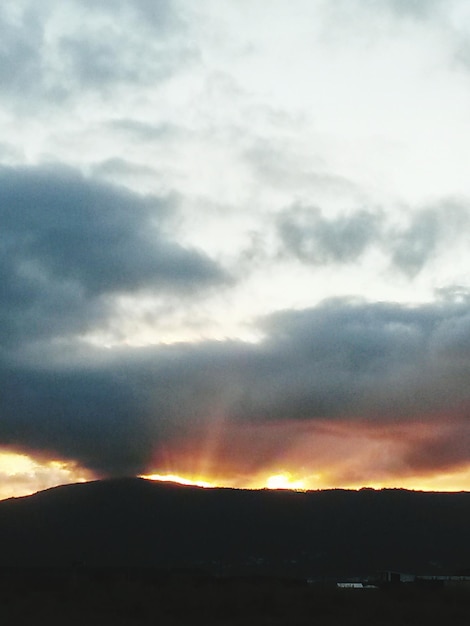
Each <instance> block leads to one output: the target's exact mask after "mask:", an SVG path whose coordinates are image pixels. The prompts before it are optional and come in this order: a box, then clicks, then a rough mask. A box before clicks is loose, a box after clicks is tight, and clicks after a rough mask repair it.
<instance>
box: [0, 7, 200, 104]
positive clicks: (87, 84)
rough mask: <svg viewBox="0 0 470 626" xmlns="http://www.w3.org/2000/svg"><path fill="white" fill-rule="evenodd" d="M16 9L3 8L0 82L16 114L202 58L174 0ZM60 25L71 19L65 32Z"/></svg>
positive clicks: (156, 76) (158, 75)
mask: <svg viewBox="0 0 470 626" xmlns="http://www.w3.org/2000/svg"><path fill="white" fill-rule="evenodd" d="M16 5H17V6H16V7H15V10H11V8H10V7H8V6H7V5H4V6H2V7H1V8H0V37H1V39H2V42H3V43H4V45H2V49H1V51H0V79H1V83H2V100H3V102H4V103H5V102H6V101H7V99H9V101H10V104H12V105H14V107H15V110H16V111H17V112H19V111H20V110H21V111H24V112H27V111H30V109H31V106H32V103H34V108H35V111H38V110H40V108H41V104H42V103H43V104H44V105H45V106H47V107H48V109H49V110H50V108H51V107H52V106H54V104H55V105H62V104H63V103H64V101H69V100H70V98H73V97H75V96H77V97H80V98H83V95H84V92H85V93H86V92H87V91H90V90H91V91H93V92H95V93H99V94H101V95H106V96H109V95H110V93H114V89H115V88H120V87H121V86H122V85H127V87H128V88H129V87H130V86H134V87H135V86H136V85H137V84H147V83H148V81H152V82H153V83H155V82H158V81H160V80H164V79H166V78H168V77H169V76H171V75H173V74H174V73H175V72H178V71H179V70H180V69H182V68H185V67H186V66H187V65H188V64H190V63H192V62H193V61H194V60H195V59H196V60H197V58H198V53H197V51H196V50H195V48H194V46H193V45H192V44H191V43H190V41H189V40H188V38H187V37H186V34H185V26H184V21H183V19H182V18H181V17H180V16H179V14H178V13H177V11H176V9H175V7H174V3H173V2H171V1H170V0H160V1H159V2H149V1H146V0H116V2H110V1H106V0H102V1H97V2H88V1H86V2H70V3H67V4H63V3H57V2H54V1H52V2H51V1H44V2H41V3H37V2H34V1H31V0H22V1H19V2H18V3H16ZM57 20H59V21H60V20H66V22H67V29H66V30H65V31H64V32H63V33H62V34H59V31H58V29H57V28H56V22H57ZM25 96H29V97H25Z"/></svg>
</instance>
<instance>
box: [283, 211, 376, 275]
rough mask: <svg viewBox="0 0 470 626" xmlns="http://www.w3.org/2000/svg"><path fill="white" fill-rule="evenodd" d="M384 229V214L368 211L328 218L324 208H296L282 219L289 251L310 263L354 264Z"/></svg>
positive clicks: (284, 236)
mask: <svg viewBox="0 0 470 626" xmlns="http://www.w3.org/2000/svg"><path fill="white" fill-rule="evenodd" d="M380 231H381V217H380V216H379V215H374V214H373V213H370V212H368V211H365V210H361V211H357V212H356V213H354V214H352V215H347V216H342V217H338V218H330V219H328V218H326V217H324V216H323V214H322V212H321V210H320V209H317V208H306V207H293V208H291V209H289V210H287V211H284V212H283V213H282V214H281V215H280V217H279V220H278V232H279V235H280V238H281V242H282V244H283V246H284V248H285V250H286V251H287V252H288V253H290V254H293V255H294V256H296V257H297V258H299V259H301V260H302V261H306V262H309V263H313V264H315V265H325V264H328V263H350V262H351V261H355V260H357V259H358V258H359V257H360V256H361V254H363V253H364V252H365V251H366V249H367V248H368V247H369V246H370V245H371V244H372V243H376V240H377V238H378V237H379V235H380Z"/></svg>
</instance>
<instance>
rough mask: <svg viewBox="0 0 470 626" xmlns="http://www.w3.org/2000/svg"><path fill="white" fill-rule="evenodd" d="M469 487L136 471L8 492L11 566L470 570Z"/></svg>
mask: <svg viewBox="0 0 470 626" xmlns="http://www.w3.org/2000/svg"><path fill="white" fill-rule="evenodd" d="M469 528H470V493H419V492H410V491H404V490H399V489H391V490H390V489H389V490H382V491H373V490H361V491H359V492H355V491H345V490H330V491H319V492H307V493H296V492H287V491H286V492H282V491H278V492H275V491H243V490H235V489H202V488H195V487H182V486H177V485H169V484H161V483H160V484H158V483H152V482H151V481H145V480H141V479H136V478H133V479H132V478H130V479H115V480H107V481H97V482H93V483H87V484H79V485H68V486H63V487H57V488H54V489H49V490H47V491H43V492H40V493H38V494H35V495H33V496H28V497H25V498H17V499H10V500H6V501H3V502H0V570H1V569H2V568H8V567H22V568H24V567H59V568H60V567H65V568H68V567H73V566H77V565H82V566H86V567H118V568H119V567H127V568H134V569H135V568H147V569H156V568H157V569H158V568H163V569H167V570H168V569H181V568H187V569H191V570H193V571H194V570H198V571H201V572H206V573H207V574H209V575H212V576H219V577H220V576H223V577H230V576H232V577H233V576H258V577H259V576H277V577H278V578H279V577H281V578H282V577H290V578H298V579H304V580H305V579H309V578H310V579H312V578H313V579H321V580H325V579H329V578H331V577H337V578H336V580H338V579H341V578H344V577H351V576H362V577H364V576H369V575H372V574H374V573H375V572H377V571H379V570H393V571H398V572H408V573H414V574H427V573H429V574H431V573H432V574H448V575H451V574H453V575H455V574H461V573H467V572H470V541H469Z"/></svg>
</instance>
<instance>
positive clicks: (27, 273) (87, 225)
mask: <svg viewBox="0 0 470 626" xmlns="http://www.w3.org/2000/svg"><path fill="white" fill-rule="evenodd" d="M172 210H174V202H173V201H172V200H171V199H169V198H166V199H165V198H155V197H145V196H140V195H138V194H135V193H132V192H129V191H126V190H124V189H122V188H117V187H113V186H110V185H105V184H102V183H98V182H95V181H93V180H87V179H85V178H83V177H82V176H81V175H79V174H78V173H77V172H74V171H72V170H67V169H60V168H47V167H45V168H44V167H43V168H41V167H37V168H5V167H4V168H1V169H0V221H1V223H2V232H1V233H0V276H1V279H2V280H1V287H0V289H1V298H0V319H1V329H2V330H1V332H0V337H1V339H2V341H3V342H12V341H15V340H20V339H22V340H23V339H25V338H26V337H28V336H39V335H49V336H60V335H61V333H63V332H65V331H66V330H67V329H69V330H71V329H75V330H80V329H83V328H87V327H88V328H90V327H92V325H93V321H96V319H97V318H99V317H100V316H101V317H103V316H104V315H105V314H106V312H107V307H108V306H109V304H110V303H109V301H108V300H107V297H108V296H112V295H116V294H122V293H135V292H136V291H138V290H144V289H145V290H149V291H152V292H154V293H155V292H156V293H158V292H165V293H176V294H180V295H184V294H194V292H195V291H196V290H197V289H198V288H201V287H204V286H206V287H207V286H211V285H217V284H222V283H223V282H224V281H226V280H227V276H226V275H225V274H224V272H223V271H222V270H221V269H220V268H219V267H218V266H217V265H216V264H215V263H214V262H213V261H211V260H210V259H209V258H208V257H207V256H205V255H204V254H202V253H200V252H197V251H194V250H190V249H186V248H184V247H182V246H180V245H179V244H178V243H176V242H174V241H172V240H171V239H169V238H168V236H167V235H165V234H164V232H163V230H162V225H163V222H164V221H165V220H166V219H167V218H168V216H169V214H170V213H171V211H172Z"/></svg>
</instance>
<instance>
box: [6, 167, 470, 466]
mask: <svg viewBox="0 0 470 626" xmlns="http://www.w3.org/2000/svg"><path fill="white" fill-rule="evenodd" d="M175 210H176V207H175V201H174V199H172V198H158V197H153V196H152V197H149V196H140V195H137V194H135V193H131V192H129V191H127V190H125V189H122V188H118V187H113V186H110V185H105V184H102V183H98V182H96V181H94V180H93V179H87V178H84V177H83V176H81V175H80V174H78V173H77V172H75V171H72V170H68V169H60V168H57V167H54V168H52V167H38V168H6V167H4V168H2V169H0V221H1V224H2V229H1V232H0V276H1V281H0V289H1V292H0V321H1V324H0V329H1V330H0V380H1V394H0V418H1V419H0V446H4V447H7V448H9V449H12V450H18V451H20V450H21V451H28V452H29V453H31V454H35V455H39V456H40V455H43V456H44V457H47V458H50V457H51V456H57V457H60V458H67V459H74V460H76V461H78V462H79V463H80V464H82V465H84V466H86V467H88V468H90V469H92V470H94V471H95V472H97V473H98V474H101V475H113V474H114V475H116V474H129V473H141V472H145V471H146V470H148V469H152V460H153V459H154V455H156V454H157V453H158V450H159V448H160V446H165V444H166V443H171V442H172V441H174V440H175V438H176V439H178V437H182V436H187V437H190V436H191V433H199V434H200V432H201V431H204V429H205V430H210V428H211V424H212V423H213V421H214V419H215V418H216V417H217V419H219V418H221V419H223V421H224V424H226V425H227V426H230V424H235V425H242V426H243V425H247V426H248V425H253V424H255V425H256V424H258V425H259V424H269V423H281V424H289V423H294V422H296V423H299V422H300V423H315V422H316V421H325V420H331V421H332V422H333V423H335V422H338V423H339V422H341V423H345V422H346V423H351V424H355V423H361V424H364V423H366V424H370V425H372V426H373V427H377V428H378V429H380V427H381V426H387V425H388V426H389V425H394V424H398V425H399V424H401V423H403V424H410V423H411V424H413V423H419V424H421V425H422V424H426V423H429V424H430V425H431V424H433V423H436V422H438V423H439V424H445V425H447V426H448V429H447V430H446V435H445V437H440V438H439V439H436V438H435V439H433V438H432V437H431V438H428V439H427V440H426V441H425V442H424V443H422V445H421V448H420V449H419V450H416V451H414V450H413V449H411V450H410V451H409V453H408V455H409V458H408V459H407V462H408V463H409V465H410V466H416V467H424V468H430V467H433V464H434V465H436V464H437V465H439V464H441V466H442V467H449V466H452V465H454V466H458V465H460V464H463V463H465V462H468V461H470V445H469V443H470V442H469V427H468V424H469V421H468V418H469V412H468V411H469V403H470V392H469V389H468V380H469V378H470V295H469V294H468V293H466V292H465V291H464V290H460V291H458V290H454V291H452V290H448V291H445V292H442V294H441V297H440V299H439V300H438V301H436V302H435V303H431V304H427V305H420V306H414V307H409V306H404V305H399V304H387V303H368V302H365V301H361V300H348V299H337V300H330V301H327V302H324V303H323V304H321V305H319V306H317V307H315V308H312V309H307V310H304V311H285V312H283V313H277V314H273V315H270V316H269V317H267V318H266V319H264V320H260V321H259V327H260V329H261V331H262V332H264V339H263V340H261V341H260V342H259V343H257V344H248V343H243V342H241V341H224V342H216V341H201V342H199V343H195V344H184V343H181V344H175V345H171V346H153V347H151V346H150V347H146V348H119V349H118V348H116V349H113V350H106V349H104V348H103V349H99V348H91V347H84V346H83V344H81V343H80V341H79V339H77V338H78V337H79V336H80V334H81V333H83V332H85V331H90V330H93V329H95V328H97V327H99V326H100V324H105V323H106V320H107V319H108V318H109V316H111V315H112V312H113V298H114V297H115V296H116V295H120V294H140V293H153V294H172V295H173V296H174V297H175V298H177V299H178V300H179V302H180V303H181V306H184V303H185V302H187V301H188V298H195V297H198V294H199V292H201V293H202V292H203V290H205V289H208V288H210V289H213V288H220V287H221V286H225V285H227V284H230V283H229V277H228V276H227V275H226V273H225V272H224V271H223V269H222V268H220V267H219V266H218V265H217V264H216V263H215V262H214V261H213V260H211V259H210V258H208V257H207V256H205V255H204V254H202V253H201V252H199V251H196V250H191V249H187V248H185V247H183V246H181V245H180V244H178V243H177V241H176V237H174V238H172V237H170V236H169V234H168V233H169V232H170V231H171V223H172V222H171V216H172V213H173V212H174V211H175ZM316 219H317V220H318V219H319V218H318V214H316ZM371 220H372V222H371ZM315 223H316V222H315ZM370 223H372V224H374V223H375V222H374V219H373V218H372V217H371V216H370V215H369V214H367V213H362V214H360V215H359V216H358V217H357V218H356V219H355V220H353V221H352V222H347V221H343V222H340V223H339V224H337V225H336V227H337V228H336V230H335V228H334V227H333V225H332V224H325V223H323V222H321V221H320V226H321V228H320V230H321V232H322V233H323V235H322V242H323V246H324V251H323V253H322V254H323V255H324V256H326V257H327V258H330V257H331V255H333V257H334V256H335V255H336V256H338V254H339V252H338V251H339V250H340V249H341V245H340V243H341V241H343V238H345V239H351V238H352V239H354V237H353V235H354V233H355V234H356V238H355V243H354V241H352V242H351V245H350V247H349V248H346V251H345V252H343V254H346V257H347V258H353V257H354V255H355V254H357V251H358V250H361V249H362V248H363V247H364V246H365V245H366V244H367V242H368V238H367V236H365V233H367V232H369V226H370ZM317 226H318V224H317ZM317 226H315V228H316V227H317ZM433 228H434V226H433ZM424 230H425V232H428V230H426V229H424ZM337 244H338V247H337ZM351 255H352V257H351ZM341 258H342V257H341ZM38 342H40V344H38ZM33 344H36V346H37V345H42V346H43V350H44V354H43V358H41V359H39V360H38V359H37V348H36V352H35V355H36V358H35V359H34V360H33V359H28V357H26V356H25V355H27V354H28V351H27V350H25V347H27V346H31V345H33ZM227 432H228V431H227Z"/></svg>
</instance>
